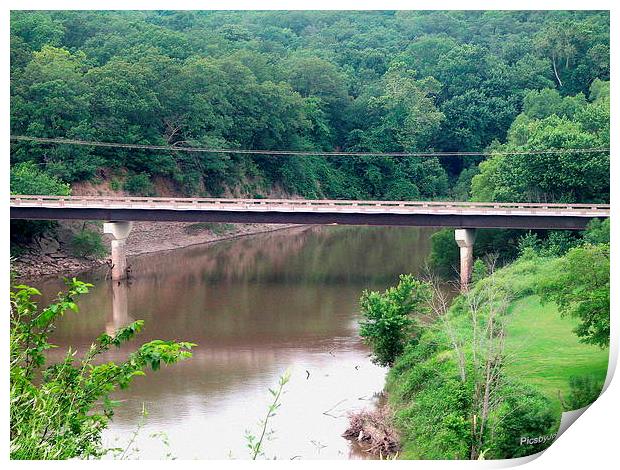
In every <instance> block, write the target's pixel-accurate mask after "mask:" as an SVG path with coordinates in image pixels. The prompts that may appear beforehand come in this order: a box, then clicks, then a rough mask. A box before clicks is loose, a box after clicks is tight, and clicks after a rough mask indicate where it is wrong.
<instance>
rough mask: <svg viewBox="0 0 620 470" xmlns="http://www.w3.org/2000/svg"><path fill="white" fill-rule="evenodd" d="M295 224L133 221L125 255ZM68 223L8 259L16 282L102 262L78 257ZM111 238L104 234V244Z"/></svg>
mask: <svg viewBox="0 0 620 470" xmlns="http://www.w3.org/2000/svg"><path fill="white" fill-rule="evenodd" d="M297 226H298V225H295V224H216V223H187V222H179V223H176V222H171V223H161V222H135V223H134V226H133V229H132V231H131V233H130V235H129V238H128V239H127V255H128V256H129V258H130V260H131V257H133V256H138V255H144V254H148V253H156V252H162V251H169V250H174V249H177V248H185V247H189V246H193V245H202V244H205V243H214V242H218V241H222V240H230V239H233V238H238V237H243V236H248V235H254V234H259V233H265V232H273V231H276V230H285V229H288V228H292V227H297ZM70 232H71V226H70V223H60V226H59V228H58V230H57V233H56V234H54V235H51V234H50V235H45V236H43V237H40V238H37V239H36V240H34V241H33V243H32V244H31V245H30V246H29V247H25V248H24V249H23V251H22V252H21V253H20V254H19V255H18V256H17V257H15V258H14V259H12V260H11V271H12V272H13V275H14V278H15V279H16V280H18V281H19V282H28V281H31V280H33V279H38V278H42V277H52V276H54V277H59V276H75V275H77V274H80V273H82V272H84V271H88V270H91V269H94V268H97V267H100V266H103V265H106V264H107V262H108V260H109V258H108V257H104V258H102V259H93V258H80V257H77V256H75V255H73V254H72V252H71V248H70V237H69V236H68V235H67V233H70ZM110 241H111V239H110V238H108V236H105V237H104V243H105V245H106V248H107V249H108V253H109V249H110Z"/></svg>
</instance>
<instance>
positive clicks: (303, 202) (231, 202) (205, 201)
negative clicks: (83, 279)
mask: <svg viewBox="0 0 620 470" xmlns="http://www.w3.org/2000/svg"><path fill="white" fill-rule="evenodd" d="M10 201H11V205H16V206H18V205H22V204H27V205H37V206H47V205H54V206H56V207H58V206H60V207H62V206H101V205H104V206H106V205H121V204H126V205H128V206H129V207H131V206H133V205H134V204H139V205H141V206H145V205H146V206H148V207H152V208H154V209H156V208H158V207H162V206H164V205H165V206H168V207H169V206H173V207H179V206H183V207H186V206H187V205H188V204H189V205H195V206H198V207H200V206H208V205H221V206H224V205H226V206H254V207H255V206H278V207H283V206H286V207H300V206H301V207H321V206H331V207H334V206H340V207H360V208H364V207H380V208H381V207H382V208H395V207H398V208H433V209H442V208H444V209H455V208H461V209H467V208H469V209H490V210H493V209H495V210H498V209H499V210H510V209H517V210H518V209H535V210H550V211H557V210H573V211H575V210H576V211H580V210H587V211H609V204H578V203H574V204H573V203H570V204H561V203H528V202H515V203H506V202H460V201H363V200H342V199H320V200H316V199H245V198H239V199H226V198H176V197H175V198H170V197H136V196H39V195H11V197H10Z"/></svg>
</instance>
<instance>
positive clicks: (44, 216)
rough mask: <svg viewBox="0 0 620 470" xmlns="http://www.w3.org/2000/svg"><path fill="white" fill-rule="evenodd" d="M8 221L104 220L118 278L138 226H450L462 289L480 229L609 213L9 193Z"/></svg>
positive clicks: (579, 207)
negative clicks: (127, 242) (128, 242)
mask: <svg viewBox="0 0 620 470" xmlns="http://www.w3.org/2000/svg"><path fill="white" fill-rule="evenodd" d="M10 213H11V219H31V220H62V219H79V220H103V221H107V222H108V223H106V224H104V232H105V233H110V234H112V235H114V238H115V240H113V241H112V263H113V266H114V267H113V270H112V271H113V272H112V278H113V279H121V278H122V277H124V276H125V275H126V273H125V269H126V256H125V240H126V239H127V236H128V235H129V232H130V230H131V223H132V222H134V221H159V222H228V223H264V224H270V223H271V224H275V223H289V224H324V225H330V224H345V225H400V226H418V227H421V226H425V227H453V228H455V229H457V230H456V232H455V238H456V241H457V243H458V245H459V247H460V249H461V284H462V286H463V287H464V288H466V286H467V285H468V283H469V279H470V274H471V267H472V264H473V243H474V239H475V229H477V228H513V229H515V228H518V229H556V230H583V229H584V228H585V227H586V226H587V224H588V222H589V221H590V220H592V219H594V218H607V217H609V215H610V206H609V205H608V204H546V203H495V202H492V203H486V202H452V201H361V200H356V201H347V200H323V199H322V200H307V199H220V198H164V197H109V196H36V195H12V196H11V197H10Z"/></svg>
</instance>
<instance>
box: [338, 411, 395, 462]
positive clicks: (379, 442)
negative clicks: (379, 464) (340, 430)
mask: <svg viewBox="0 0 620 470" xmlns="http://www.w3.org/2000/svg"><path fill="white" fill-rule="evenodd" d="M342 436H343V437H345V438H347V439H355V440H356V441H358V442H359V443H360V444H362V445H363V446H364V449H363V450H364V451H365V452H368V453H371V454H374V455H381V456H390V455H395V454H396V453H397V452H398V450H399V448H400V443H399V442H400V441H399V437H398V434H397V432H396V430H395V429H394V426H393V424H392V415H391V413H390V411H389V409H388V407H387V406H382V407H380V408H377V409H374V410H360V411H356V412H353V413H349V427H348V428H347V430H346V431H345V432H344V434H343V435H342Z"/></svg>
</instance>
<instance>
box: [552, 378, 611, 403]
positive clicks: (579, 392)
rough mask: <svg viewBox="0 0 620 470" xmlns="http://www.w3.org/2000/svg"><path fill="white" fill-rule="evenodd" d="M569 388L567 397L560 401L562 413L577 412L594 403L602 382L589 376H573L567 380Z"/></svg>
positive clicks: (601, 387) (599, 392)
mask: <svg viewBox="0 0 620 470" xmlns="http://www.w3.org/2000/svg"><path fill="white" fill-rule="evenodd" d="M569 387H570V391H569V392H568V395H567V396H566V398H564V399H563V400H562V408H563V409H564V411H571V410H578V409H579V408H583V407H585V406H588V405H591V404H592V403H594V402H595V401H596V399H597V398H598V397H599V395H600V394H601V390H602V389H603V382H602V381H600V380H597V379H596V377H594V376H590V375H586V376H584V377H574V376H573V377H571V378H570V379H569Z"/></svg>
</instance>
